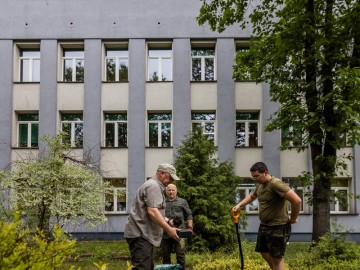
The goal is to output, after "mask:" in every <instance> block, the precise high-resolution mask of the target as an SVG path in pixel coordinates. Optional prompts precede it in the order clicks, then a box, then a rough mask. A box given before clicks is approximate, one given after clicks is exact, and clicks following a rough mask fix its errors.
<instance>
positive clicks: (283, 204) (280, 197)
mask: <svg viewBox="0 0 360 270" xmlns="http://www.w3.org/2000/svg"><path fill="white" fill-rule="evenodd" d="M250 172H251V176H252V178H253V180H254V181H256V188H255V190H254V191H253V192H252V193H251V194H250V195H249V196H247V197H245V198H244V199H243V200H242V201H241V202H240V203H238V204H237V205H235V206H234V207H233V211H239V209H240V207H242V206H245V205H247V204H249V203H251V202H253V201H254V200H255V199H258V200H259V219H260V227H259V232H258V237H257V243H256V247H255V251H256V252H260V253H261V255H262V257H263V258H264V259H265V260H266V262H267V263H268V264H269V266H270V268H271V269H272V270H284V269H285V262H284V254H285V248H286V243H287V241H288V239H289V237H290V233H291V224H294V223H296V222H297V216H298V214H299V212H300V207H301V199H300V197H299V196H298V195H297V194H296V193H295V192H294V191H293V190H292V189H291V188H290V187H289V186H287V185H286V184H285V183H284V182H283V181H281V180H280V179H278V178H275V177H273V176H271V175H270V174H269V170H268V168H267V166H266V165H265V164H264V163H263V162H257V163H255V164H254V165H253V166H252V167H251V168H250ZM287 201H289V202H290V204H291V215H289V214H288V210H287Z"/></svg>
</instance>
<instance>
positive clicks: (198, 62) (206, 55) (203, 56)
mask: <svg viewBox="0 0 360 270" xmlns="http://www.w3.org/2000/svg"><path fill="white" fill-rule="evenodd" d="M191 59H192V61H191V70H192V80H193V81H213V80H215V49H210V48H196V49H192V50H191Z"/></svg>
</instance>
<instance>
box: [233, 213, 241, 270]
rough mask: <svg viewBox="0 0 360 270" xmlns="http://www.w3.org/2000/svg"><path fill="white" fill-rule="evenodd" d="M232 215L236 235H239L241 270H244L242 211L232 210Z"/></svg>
mask: <svg viewBox="0 0 360 270" xmlns="http://www.w3.org/2000/svg"><path fill="white" fill-rule="evenodd" d="M230 215H231V218H232V220H233V222H234V223H235V228H236V235H237V240H238V244H239V252H240V266H241V270H244V256H243V252H242V248H241V240H240V233H239V218H240V209H239V211H233V210H231V211H230Z"/></svg>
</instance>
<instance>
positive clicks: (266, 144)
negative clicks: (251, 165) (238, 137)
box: [261, 83, 281, 177]
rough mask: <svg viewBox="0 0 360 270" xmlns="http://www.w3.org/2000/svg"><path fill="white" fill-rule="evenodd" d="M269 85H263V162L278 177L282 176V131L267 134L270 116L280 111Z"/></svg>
mask: <svg viewBox="0 0 360 270" xmlns="http://www.w3.org/2000/svg"><path fill="white" fill-rule="evenodd" d="M269 91H270V89H269V85H268V84H265V83H264V84H262V92H263V101H262V108H263V111H262V121H261V122H262V123H263V125H262V131H261V134H262V143H263V162H264V163H265V164H266V165H267V166H268V168H269V170H270V173H271V174H272V175H274V176H276V177H281V175H280V172H281V170H280V150H279V147H280V144H281V134H280V130H274V131H272V132H265V131H264V129H265V126H266V125H267V124H268V122H269V118H270V116H271V115H272V114H273V113H274V112H276V111H277V110H278V107H279V106H278V104H277V103H274V102H272V101H271V98H270V93H269Z"/></svg>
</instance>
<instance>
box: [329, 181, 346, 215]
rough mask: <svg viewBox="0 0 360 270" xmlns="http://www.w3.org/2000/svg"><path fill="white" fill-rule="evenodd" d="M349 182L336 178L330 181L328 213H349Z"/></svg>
mask: <svg viewBox="0 0 360 270" xmlns="http://www.w3.org/2000/svg"><path fill="white" fill-rule="evenodd" d="M349 195H350V181H349V179H348V178H336V179H333V180H332V181H331V199H330V213H349V212H350V207H349V203H350V201H349Z"/></svg>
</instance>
